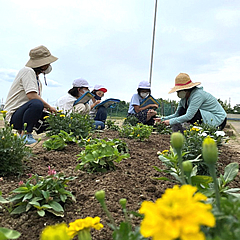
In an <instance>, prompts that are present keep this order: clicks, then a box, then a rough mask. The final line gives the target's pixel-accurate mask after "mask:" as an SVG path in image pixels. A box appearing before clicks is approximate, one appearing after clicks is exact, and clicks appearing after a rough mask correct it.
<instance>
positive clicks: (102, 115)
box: [94, 106, 107, 130]
mask: <svg viewBox="0 0 240 240" xmlns="http://www.w3.org/2000/svg"><path fill="white" fill-rule="evenodd" d="M106 119H107V109H106V108H105V107H104V106H100V107H99V108H98V111H97V114H96V117H95V118H94V121H95V123H94V126H95V129H101V130H102V129H104V128H105V124H104V123H105V121H106Z"/></svg>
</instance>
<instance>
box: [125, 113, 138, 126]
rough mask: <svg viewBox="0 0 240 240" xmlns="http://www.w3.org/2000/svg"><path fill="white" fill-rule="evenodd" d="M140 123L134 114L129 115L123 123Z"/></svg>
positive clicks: (133, 124)
mask: <svg viewBox="0 0 240 240" xmlns="http://www.w3.org/2000/svg"><path fill="white" fill-rule="evenodd" d="M138 123H139V120H138V118H137V117H135V116H134V115H129V116H127V117H126V118H125V119H124V122H123V125H131V126H136V125H137V124H138Z"/></svg>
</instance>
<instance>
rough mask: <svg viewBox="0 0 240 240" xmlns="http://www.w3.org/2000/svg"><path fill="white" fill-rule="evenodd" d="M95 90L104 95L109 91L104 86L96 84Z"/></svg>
mask: <svg viewBox="0 0 240 240" xmlns="http://www.w3.org/2000/svg"><path fill="white" fill-rule="evenodd" d="M93 90H99V91H102V92H104V93H106V92H107V89H106V88H105V87H104V86H103V85H100V84H96V85H95V86H94V88H93Z"/></svg>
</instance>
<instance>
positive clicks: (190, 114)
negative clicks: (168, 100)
mask: <svg viewBox="0 0 240 240" xmlns="http://www.w3.org/2000/svg"><path fill="white" fill-rule="evenodd" d="M199 84H201V83H200V82H195V83H193V82H192V80H191V79H190V77H189V75H188V74H186V73H180V74H178V75H177V77H176V78H175V86H174V87H173V88H172V89H171V91H170V92H169V93H173V92H177V96H178V97H179V98H180V99H181V100H180V101H179V104H178V107H177V110H176V112H175V113H174V114H172V115H170V116H166V117H164V118H162V119H161V118H156V119H155V120H156V121H157V122H160V121H162V120H163V123H164V124H165V125H167V126H168V125H170V126H172V130H173V131H174V132H176V131H180V132H183V130H184V129H183V127H182V124H183V123H186V122H187V123H188V124H194V123H197V122H198V123H200V124H201V123H206V124H209V125H211V126H215V127H217V128H218V130H222V129H223V128H224V127H225V125H226V122H227V114H226V112H225V110H224V109H223V107H222V106H221V104H220V103H219V102H218V101H217V99H216V98H215V97H213V96H212V95H211V94H210V93H208V92H205V91H204V90H203V87H197V86H198V85H199Z"/></svg>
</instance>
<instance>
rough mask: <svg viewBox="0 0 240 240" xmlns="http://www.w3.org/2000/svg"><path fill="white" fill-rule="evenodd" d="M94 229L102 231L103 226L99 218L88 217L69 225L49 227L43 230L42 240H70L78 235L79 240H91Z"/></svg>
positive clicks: (62, 224)
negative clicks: (91, 231) (91, 232)
mask: <svg viewBox="0 0 240 240" xmlns="http://www.w3.org/2000/svg"><path fill="white" fill-rule="evenodd" d="M91 228H94V229H96V230H100V229H101V228H103V225H102V224H101V223H100V218H99V217H95V218H92V217H86V218H85V219H77V220H76V221H74V222H71V223H70V224H69V227H67V224H66V223H61V224H56V225H54V226H48V227H46V228H45V229H43V231H42V234H41V238H40V239H41V240H54V239H58V240H70V239H72V238H73V237H74V236H76V235H78V236H79V239H84V240H88V239H91V234H90V230H91Z"/></svg>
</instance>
